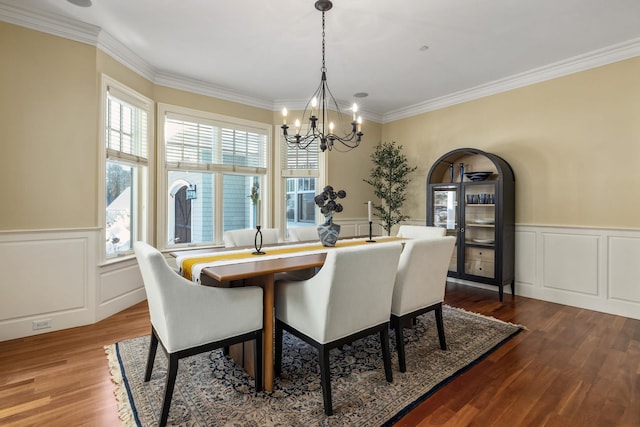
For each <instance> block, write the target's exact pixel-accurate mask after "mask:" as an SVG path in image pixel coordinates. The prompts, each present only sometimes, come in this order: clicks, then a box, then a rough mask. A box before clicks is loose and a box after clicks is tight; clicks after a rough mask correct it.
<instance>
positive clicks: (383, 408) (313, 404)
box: [105, 306, 524, 426]
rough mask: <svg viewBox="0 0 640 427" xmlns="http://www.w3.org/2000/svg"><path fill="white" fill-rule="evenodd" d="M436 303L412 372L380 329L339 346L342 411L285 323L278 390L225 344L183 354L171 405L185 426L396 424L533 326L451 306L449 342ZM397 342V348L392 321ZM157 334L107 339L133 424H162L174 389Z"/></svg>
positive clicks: (312, 354) (336, 391) (411, 338)
mask: <svg viewBox="0 0 640 427" xmlns="http://www.w3.org/2000/svg"><path fill="white" fill-rule="evenodd" d="M434 319H435V317H434V315H433V313H426V314H424V315H422V316H420V317H419V318H418V322H417V325H416V327H415V328H413V329H405V340H406V346H405V347H406V354H407V372H406V373H401V372H400V371H399V370H398V360H397V354H396V353H395V351H394V352H393V354H392V362H393V383H387V382H386V380H385V376H384V368H383V366H382V356H381V350H380V341H379V339H378V335H374V336H371V337H369V338H365V339H361V340H358V341H354V342H353V343H352V344H351V345H350V346H345V347H343V348H341V349H334V350H332V351H331V390H332V395H333V411H334V415H333V416H331V417H327V416H325V415H324V412H323V406H322V390H321V388H320V370H319V366H318V356H317V352H316V351H315V350H314V349H313V348H311V347H310V346H308V345H306V344H305V343H304V342H302V341H300V340H298V339H297V338H296V337H294V336H292V335H289V334H288V333H287V332H286V331H285V343H284V349H283V359H282V376H281V377H280V378H277V379H276V383H275V388H274V391H273V392H260V393H257V394H256V393H255V391H254V387H253V379H252V378H251V377H249V376H248V375H247V374H246V373H245V371H244V370H243V369H242V368H239V367H238V366H236V365H235V363H234V362H233V360H231V359H229V358H228V357H226V356H224V355H223V354H222V351H221V350H216V351H213V352H211V353H203V354H201V355H197V356H193V357H190V358H186V359H182V360H181V361H180V366H179V369H178V379H177V382H176V387H175V391H174V395H173V401H172V403H171V411H170V413H169V422H168V424H169V425H181V426H380V425H392V424H393V423H394V422H395V421H397V420H399V419H400V417H401V416H402V415H403V414H405V413H406V412H407V411H409V410H410V409H411V408H413V407H415V406H416V405H417V404H418V403H420V402H421V401H423V400H425V399H426V398H428V397H429V396H430V395H431V394H433V393H434V392H435V391H436V390H437V389H438V388H439V387H440V386H442V385H443V384H445V383H447V382H448V381H450V380H451V379H452V378H454V377H455V376H456V375H458V374H459V373H461V372H462V371H464V370H465V369H466V368H468V367H469V366H471V365H473V364H474V363H476V362H478V361H479V360H480V359H482V358H483V357H485V356H486V355H488V354H489V353H491V352H492V351H493V350H495V349H496V348H497V347H499V346H500V345H501V344H503V343H504V342H506V341H507V340H508V339H509V338H511V337H513V336H514V335H516V334H517V333H518V332H520V331H521V330H523V329H524V328H523V327H521V326H518V325H513V324H509V323H505V322H502V321H500V320H497V319H493V318H489V317H484V316H481V315H478V314H474V313H470V312H466V311H463V310H459V309H455V308H452V307H447V306H445V307H444V324H445V333H446V336H447V344H448V346H449V349H448V350H447V351H443V350H441V349H440V346H439V344H438V335H437V330H436V326H435V320H434ZM390 336H391V337H392V340H391V348H392V350H395V340H394V338H393V336H394V334H393V331H391V333H390ZM148 345H149V336H145V337H139V338H135V339H131V340H127V341H122V342H119V343H117V344H113V345H110V346H107V347H105V350H106V352H107V357H108V359H109V367H110V370H111V376H112V379H113V381H114V383H115V384H116V391H115V394H116V398H117V399H118V406H119V412H120V418H121V420H122V422H123V425H127V426H128V425H131V426H151V425H157V423H158V418H159V414H160V408H161V406H162V398H163V396H164V386H165V374H166V366H167V363H166V360H167V359H166V357H165V355H164V353H163V351H162V350H161V349H158V353H157V355H156V362H155V366H154V370H153V375H152V377H151V381H149V382H148V383H145V382H144V381H143V379H144V369H145V364H146V356H147V350H148Z"/></svg>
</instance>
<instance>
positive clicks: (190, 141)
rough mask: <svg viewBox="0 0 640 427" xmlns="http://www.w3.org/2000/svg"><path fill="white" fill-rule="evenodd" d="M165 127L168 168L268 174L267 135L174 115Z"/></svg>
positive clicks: (166, 121)
mask: <svg viewBox="0 0 640 427" xmlns="http://www.w3.org/2000/svg"><path fill="white" fill-rule="evenodd" d="M194 119H195V120H194ZM165 123H166V127H165V155H166V158H165V160H166V162H165V163H166V166H167V167H168V168H173V169H186V170H188V169H192V170H211V171H214V170H221V171H236V172H243V173H259V174H264V173H266V170H267V134H266V133H265V132H264V131H260V130H258V131H257V130H255V129H245V128H242V127H240V126H234V125H229V124H225V123H216V122H211V121H208V120H205V119H198V118H184V117H179V116H173V115H167V117H166V120H165Z"/></svg>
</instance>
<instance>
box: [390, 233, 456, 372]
mask: <svg viewBox="0 0 640 427" xmlns="http://www.w3.org/2000/svg"><path fill="white" fill-rule="evenodd" d="M455 240H456V239H455V237H453V236H447V237H437V238H434V239H415V240H409V241H407V242H406V243H405V245H404V249H403V251H402V254H401V255H400V262H399V263H398V273H397V274H396V279H395V286H394V288H393V299H392V302H391V326H392V327H393V328H394V329H395V334H396V348H397V351H398V360H399V364H400V372H405V371H406V370H407V367H406V360H405V351H404V333H403V329H404V328H405V327H406V326H409V324H410V322H411V321H412V320H413V319H415V318H416V316H419V315H421V314H423V313H426V312H428V311H435V316H436V325H437V328H438V338H439V340H440V348H441V349H443V350H446V349H447V343H446V339H445V335H444V324H443V321H442V303H443V301H444V294H445V286H446V283H447V270H448V269H449V261H450V260H451V255H452V253H453V247H454V245H455Z"/></svg>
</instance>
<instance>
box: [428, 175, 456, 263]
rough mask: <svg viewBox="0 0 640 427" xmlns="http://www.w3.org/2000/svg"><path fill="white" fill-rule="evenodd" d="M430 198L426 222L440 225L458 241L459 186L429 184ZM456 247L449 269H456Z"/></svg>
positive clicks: (448, 234) (436, 225)
mask: <svg viewBox="0 0 640 427" xmlns="http://www.w3.org/2000/svg"><path fill="white" fill-rule="evenodd" d="M430 189H431V194H430V197H429V198H430V200H432V201H433V202H432V204H431V206H432V209H430V210H429V215H430V217H429V219H428V221H427V222H428V223H429V224H430V225H433V226H435V227H442V228H445V229H446V230H447V233H446V234H447V236H454V237H456V242H457V241H458V232H459V231H460V210H459V206H458V204H459V199H460V186H459V185H455V184H452V185H446V184H442V185H437V186H436V185H433V186H430ZM456 253H457V249H455V250H454V252H453V256H452V258H451V263H450V265H449V271H452V272H456V271H458V266H457V256H456Z"/></svg>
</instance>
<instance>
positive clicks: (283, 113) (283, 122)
mask: <svg viewBox="0 0 640 427" xmlns="http://www.w3.org/2000/svg"><path fill="white" fill-rule="evenodd" d="M282 124H283V125H286V124H287V107H284V108H283V109H282Z"/></svg>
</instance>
